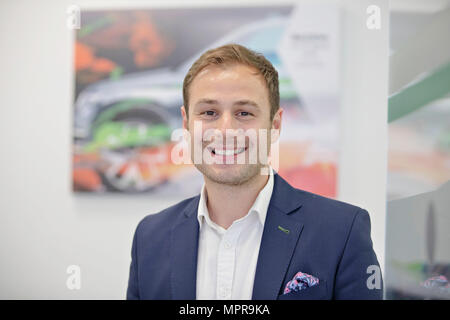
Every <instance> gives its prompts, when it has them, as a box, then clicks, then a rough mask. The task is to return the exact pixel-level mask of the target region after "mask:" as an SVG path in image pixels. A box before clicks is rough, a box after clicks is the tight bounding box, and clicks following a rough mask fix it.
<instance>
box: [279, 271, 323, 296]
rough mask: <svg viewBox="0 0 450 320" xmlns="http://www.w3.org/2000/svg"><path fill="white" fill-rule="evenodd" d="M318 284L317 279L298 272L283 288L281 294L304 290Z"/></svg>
mask: <svg viewBox="0 0 450 320" xmlns="http://www.w3.org/2000/svg"><path fill="white" fill-rule="evenodd" d="M318 284H319V279H318V278H316V277H314V276H312V275H310V274H307V273H303V272H298V273H297V274H296V275H295V276H294V278H292V280H291V281H289V282H288V283H287V285H286V287H285V288H284V292H283V294H288V293H290V292H296V291H300V290H304V289H306V288H309V287H313V286H316V285H318Z"/></svg>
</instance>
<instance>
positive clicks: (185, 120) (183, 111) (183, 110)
mask: <svg viewBox="0 0 450 320" xmlns="http://www.w3.org/2000/svg"><path fill="white" fill-rule="evenodd" d="M180 110H181V117H182V118H183V129H186V130H189V122H188V117H187V113H186V108H185V107H184V106H181V108H180Z"/></svg>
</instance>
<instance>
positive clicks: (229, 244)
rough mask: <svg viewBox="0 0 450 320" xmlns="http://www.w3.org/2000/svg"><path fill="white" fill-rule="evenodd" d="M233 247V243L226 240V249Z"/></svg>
mask: <svg viewBox="0 0 450 320" xmlns="http://www.w3.org/2000/svg"><path fill="white" fill-rule="evenodd" d="M230 248H231V243H229V242H228V241H225V249H230Z"/></svg>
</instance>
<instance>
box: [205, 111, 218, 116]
mask: <svg viewBox="0 0 450 320" xmlns="http://www.w3.org/2000/svg"><path fill="white" fill-rule="evenodd" d="M204 114H205V115H207V116H214V115H215V114H216V113H215V112H214V111H212V110H208V111H205V112H204Z"/></svg>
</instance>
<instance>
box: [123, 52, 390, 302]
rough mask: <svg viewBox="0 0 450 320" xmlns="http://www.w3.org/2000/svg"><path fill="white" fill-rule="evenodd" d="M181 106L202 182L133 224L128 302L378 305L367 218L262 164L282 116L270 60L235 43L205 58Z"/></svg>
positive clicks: (185, 87)
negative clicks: (334, 301)
mask: <svg viewBox="0 0 450 320" xmlns="http://www.w3.org/2000/svg"><path fill="white" fill-rule="evenodd" d="M183 99H184V101H183V102H184V106H182V107H181V113H182V117H183V128H184V129H186V130H187V131H188V132H189V133H190V134H191V136H192V135H194V139H190V141H191V144H190V147H191V148H190V150H191V158H192V160H193V162H194V165H195V166H196V168H197V169H198V170H199V171H200V172H201V173H202V174H203V177H204V185H203V187H202V190H201V193H200V195H197V196H195V197H193V198H190V199H187V200H184V201H182V202H180V203H178V204H176V205H174V206H172V207H170V208H167V209H165V210H163V211H161V212H160V213H158V214H153V215H149V216H147V217H145V218H144V219H143V220H142V221H141V222H140V223H139V225H138V227H137V229H136V232H135V235H134V239H133V245H132V262H131V266H130V278H129V284H128V291H127V298H128V299H381V298H382V280H381V274H380V273H378V274H375V276H377V275H379V279H375V280H374V279H369V277H371V276H372V274H371V273H370V272H369V273H368V270H369V271H370V270H379V265H378V261H377V257H376V255H375V253H374V251H373V248H372V241H371V238H370V219H369V215H368V213H367V211H365V210H363V209H361V208H358V207H355V206H352V205H349V204H345V203H343V202H339V201H336V200H332V199H327V198H324V197H321V196H318V195H315V194H311V193H308V192H305V191H302V190H298V189H295V188H293V187H292V186H290V185H289V184H288V183H287V182H286V181H285V180H284V179H283V178H282V177H280V176H279V175H278V174H277V173H276V172H274V171H273V169H272V168H271V167H270V166H269V165H268V162H267V161H266V160H267V158H266V156H268V155H269V153H270V145H271V144H272V143H273V142H274V141H273V138H274V136H275V138H276V135H273V134H272V132H279V130H280V129H281V123H282V115H283V109H282V108H280V106H279V100H280V98H279V89H278V73H277V71H276V70H275V69H274V68H273V66H272V65H271V63H270V62H269V61H268V60H266V59H265V58H264V57H263V56H262V55H260V54H257V53H255V52H253V51H251V50H249V49H247V48H245V47H243V46H240V45H237V44H230V45H226V46H222V47H219V48H216V49H212V50H209V51H207V52H205V53H204V54H203V55H202V56H201V57H200V58H199V59H198V60H197V61H196V62H195V63H194V64H193V65H192V67H191V69H190V70H189V72H188V74H187V75H186V77H185V80H184V83H183ZM208 130H209V132H210V133H211V130H213V132H214V134H206V132H208ZM239 130H241V131H239ZM252 130H253V132H258V133H261V132H262V134H259V135H257V136H256V138H255V136H251V135H250V134H248V135H245V136H244V139H240V138H242V131H245V132H251V131H252ZM230 131H231V132H233V133H235V132H241V134H240V135H239V134H237V135H235V136H233V137H232V139H231V138H230V136H231V135H230V134H229V132H230ZM269 132H270V133H269ZM199 133H200V137H198V135H199ZM239 137H240V138H239ZM264 140H267V141H268V143H266V144H264V143H261V142H263V141H264ZM196 143H197V145H196ZM198 144H199V145H198ZM192 150H194V152H192ZM195 150H197V151H195ZM198 150H200V153H198ZM255 150H257V153H256V154H257V160H258V161H256V162H255V161H250V158H251V153H252V151H255ZM198 154H200V155H201V156H200V160H203V161H198V160H199V158H196V155H198ZM242 157H244V160H245V161H236V160H238V158H240V159H241V160H242V159H243V158H242ZM206 160H209V161H206ZM265 173H269V174H268V175H267V174H265ZM372 280H373V281H372Z"/></svg>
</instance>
